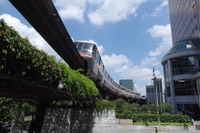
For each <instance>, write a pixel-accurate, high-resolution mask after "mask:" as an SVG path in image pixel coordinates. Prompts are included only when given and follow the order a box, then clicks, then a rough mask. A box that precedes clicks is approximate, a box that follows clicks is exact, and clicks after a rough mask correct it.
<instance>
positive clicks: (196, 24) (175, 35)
mask: <svg viewBox="0 0 200 133" xmlns="http://www.w3.org/2000/svg"><path fill="white" fill-rule="evenodd" d="M168 2H169V14H170V23H171V32H172V41H173V44H174V43H175V42H176V41H178V40H180V39H182V38H184V37H200V0H168Z"/></svg>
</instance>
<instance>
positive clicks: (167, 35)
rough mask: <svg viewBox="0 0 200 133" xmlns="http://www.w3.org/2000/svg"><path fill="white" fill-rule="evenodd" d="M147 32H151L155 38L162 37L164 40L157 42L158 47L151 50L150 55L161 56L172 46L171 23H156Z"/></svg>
mask: <svg viewBox="0 0 200 133" xmlns="http://www.w3.org/2000/svg"><path fill="white" fill-rule="evenodd" d="M147 32H149V33H150V34H151V36H152V37H153V38H162V41H161V42H160V43H158V44H157V45H158V47H157V48H156V49H155V50H151V51H150V52H149V56H159V55H162V54H165V53H166V52H167V51H168V50H169V48H170V47H171V46H172V39H171V29H170V24H167V25H155V26H153V27H151V28H150V29H149V30H148V31H147Z"/></svg>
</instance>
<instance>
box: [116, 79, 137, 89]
mask: <svg viewBox="0 0 200 133" xmlns="http://www.w3.org/2000/svg"><path fill="white" fill-rule="evenodd" d="M119 84H120V85H121V86H123V87H125V88H126V89H129V90H133V86H134V85H133V80H132V79H122V80H119Z"/></svg>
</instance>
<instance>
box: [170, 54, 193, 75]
mask: <svg viewBox="0 0 200 133" xmlns="http://www.w3.org/2000/svg"><path fill="white" fill-rule="evenodd" d="M172 68H173V75H178V74H189V73H194V72H195V63H194V57H193V56H189V57H180V58H175V59H172Z"/></svg>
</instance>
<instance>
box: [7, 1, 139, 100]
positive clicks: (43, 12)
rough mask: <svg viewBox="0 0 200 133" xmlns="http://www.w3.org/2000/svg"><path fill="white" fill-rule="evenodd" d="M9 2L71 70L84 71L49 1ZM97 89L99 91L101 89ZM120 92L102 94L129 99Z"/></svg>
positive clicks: (68, 36)
mask: <svg viewBox="0 0 200 133" xmlns="http://www.w3.org/2000/svg"><path fill="white" fill-rule="evenodd" d="M9 1H10V2H11V3H12V4H13V5H14V6H15V8H16V9H17V10H18V11H19V12H20V13H21V14H22V15H23V16H24V17H25V18H26V19H27V21H28V22H29V23H30V24H31V25H32V26H33V27H34V28H35V29H36V30H37V32H38V33H39V34H40V35H41V36H42V37H43V38H44V39H45V40H46V41H47V42H48V44H49V45H50V46H51V47H52V48H53V49H54V50H55V51H56V52H57V53H58V55H60V57H61V58H63V59H64V61H65V62H67V63H68V65H69V66H70V67H71V68H72V69H79V68H82V69H85V66H84V61H83V59H82V57H81V56H80V55H79V53H78V51H77V49H76V47H75V46H74V44H73V41H72V39H71V37H70V35H69V33H68V31H67V29H66V28H65V26H64V24H63V22H62V20H61V18H60V16H59V14H58V12H57V10H56V8H55V6H54V4H53V3H52V1H51V0H9ZM97 86H98V84H97ZM99 89H100V90H101V89H103V88H99ZM120 91H122V90H120ZM120 91H113V88H106V89H104V91H103V93H105V94H108V95H109V96H110V95H113V97H115V98H125V99H126V98H127V96H128V99H129V100H130V99H131V98H130V95H132V94H131V93H127V92H124V93H119V94H118V92H120ZM30 95H31V94H30ZM58 95H59V94H58ZM138 98H139V96H136V95H133V97H132V100H137V99H138Z"/></svg>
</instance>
